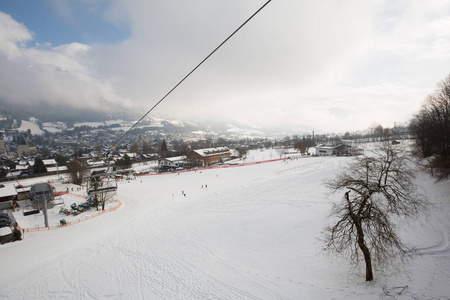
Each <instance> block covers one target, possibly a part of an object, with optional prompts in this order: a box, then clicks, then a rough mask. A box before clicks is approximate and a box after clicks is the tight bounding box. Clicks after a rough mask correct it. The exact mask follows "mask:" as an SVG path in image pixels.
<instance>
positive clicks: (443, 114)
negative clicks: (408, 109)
mask: <svg viewBox="0 0 450 300" xmlns="http://www.w3.org/2000/svg"><path fill="white" fill-rule="evenodd" d="M410 130H411V132H412V133H413V134H414V135H415V137H416V140H415V141H416V144H415V145H416V154H418V155H419V156H420V157H423V158H429V159H428V166H429V167H430V168H429V170H431V173H432V175H435V176H436V177H437V178H438V179H446V178H448V177H449V175H450V75H449V76H448V77H447V78H445V79H444V80H443V81H442V82H440V83H439V84H438V88H437V89H436V91H435V92H434V93H433V94H431V95H428V97H427V98H426V100H425V101H424V103H423V104H422V107H421V109H420V111H419V112H418V113H417V114H416V115H414V117H413V119H412V121H411V124H410Z"/></svg>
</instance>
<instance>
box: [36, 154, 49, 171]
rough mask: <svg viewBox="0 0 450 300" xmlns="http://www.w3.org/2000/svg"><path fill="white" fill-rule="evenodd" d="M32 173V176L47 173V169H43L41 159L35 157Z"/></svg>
mask: <svg viewBox="0 0 450 300" xmlns="http://www.w3.org/2000/svg"><path fill="white" fill-rule="evenodd" d="M33 173H34V174H43V173H47V168H46V167H45V165H44V162H43V161H42V158H40V157H36V159H35V160H34V166H33Z"/></svg>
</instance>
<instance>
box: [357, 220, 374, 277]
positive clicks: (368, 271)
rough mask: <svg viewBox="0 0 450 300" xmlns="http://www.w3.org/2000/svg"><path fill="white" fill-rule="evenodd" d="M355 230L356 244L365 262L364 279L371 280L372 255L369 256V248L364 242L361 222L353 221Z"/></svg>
mask: <svg viewBox="0 0 450 300" xmlns="http://www.w3.org/2000/svg"><path fill="white" fill-rule="evenodd" d="M355 225H356V231H357V233H358V246H359V249H361V251H362V253H363V254H364V261H365V262H366V281H372V280H373V272H372V257H371V256H370V251H369V248H367V246H366V244H365V243H364V233H363V230H362V226H361V222H357V223H355Z"/></svg>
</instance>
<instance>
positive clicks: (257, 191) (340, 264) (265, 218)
mask: <svg viewBox="0 0 450 300" xmlns="http://www.w3.org/2000/svg"><path fill="white" fill-rule="evenodd" d="M349 159H351V158H347V157H311V158H299V159H298V160H292V161H288V162H287V163H285V162H283V161H276V162H271V163H263V164H257V165H252V166H245V167H233V168H221V169H209V170H203V171H196V172H182V173H180V174H177V173H174V174H166V175H153V176H142V177H141V178H138V179H136V180H132V181H130V182H129V183H128V182H127V183H122V184H120V185H119V189H118V198H119V199H120V201H121V202H122V206H121V207H120V208H119V209H118V210H116V211H115V212H112V213H108V214H104V215H102V216H100V217H97V218H94V219H92V220H88V221H85V222H82V223H79V224H76V225H73V226H70V227H66V228H62V229H60V230H54V231H48V232H35V233H26V235H25V238H24V240H23V241H21V242H15V243H10V244H5V245H2V246H0V259H1V270H2V271H1V272H0V299H393V298H392V297H389V296H387V295H385V293H384V292H383V289H382V288H383V287H385V288H386V289H387V290H388V293H392V295H394V296H395V297H396V299H431V298H433V297H436V298H437V299H448V297H449V296H450V285H449V282H450V249H449V233H450V213H449V211H450V200H449V196H448V192H449V188H448V184H446V183H439V184H437V185H435V184H434V182H433V180H431V179H430V178H428V177H427V176H425V175H420V176H419V178H418V184H419V185H420V187H421V190H422V191H423V192H424V193H426V194H427V195H428V197H429V198H430V200H431V201H432V203H433V207H431V209H430V212H429V214H428V216H423V217H420V218H418V219H417V220H414V221H413V223H412V224H410V225H408V226H407V227H405V229H402V231H401V232H402V236H403V237H404V238H405V239H406V240H407V241H409V242H412V243H413V244H415V245H416V246H417V247H418V250H419V254H418V255H416V256H415V259H414V260H413V261H412V263H411V264H410V265H409V266H408V267H407V274H408V275H409V278H408V277H406V276H400V275H395V276H392V275H383V274H379V273H377V274H376V276H377V277H376V280H375V281H374V282H371V283H366V282H364V274H363V273H349V272H348V270H349V268H350V267H349V264H348V262H346V261H344V260H340V259H336V258H330V257H328V256H327V255H324V254H323V253H322V251H321V242H320V237H321V232H322V230H323V228H324V227H325V226H326V225H327V224H328V222H330V220H329V217H328V214H329V211H330V208H331V203H332V201H336V200H338V199H340V197H342V195H338V194H332V195H330V194H329V192H328V191H327V189H326V188H325V186H324V181H325V180H327V179H330V178H333V177H334V176H336V174H338V173H339V172H340V170H341V168H342V166H344V165H345V164H346V163H347V162H348V160H349ZM141 181H142V182H141ZM206 185H207V188H206ZM202 186H203V188H202ZM182 192H184V193H185V194H186V196H183V195H182ZM360 270H361V271H363V270H364V269H363V267H361V268H360ZM406 285H408V288H406V289H405V290H404V291H403V292H402V294H401V295H397V294H395V293H396V292H397V291H398V289H397V290H395V289H393V288H394V287H401V286H406ZM389 291H390V292H389Z"/></svg>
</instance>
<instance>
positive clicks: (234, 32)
mask: <svg viewBox="0 0 450 300" xmlns="http://www.w3.org/2000/svg"><path fill="white" fill-rule="evenodd" d="M271 1H272V0H269V1H267V2H266V3H265V4H264V5H263V6H261V7H260V8H259V9H258V10H257V11H256V12H255V13H253V15H251V16H250V17H249V18H248V19H247V20H246V21H245V22H244V23H242V24H241V26H239V27H238V28H237V29H236V30H235V31H233V33H231V34H230V35H229V36H228V37H227V38H226V39H225V40H224V41H223V42H222V43H221V44H220V45H219V46H217V47H216V48H215V49H214V50H213V51H212V52H211V53H210V54H208V56H206V57H205V58H204V59H203V60H202V61H201V62H200V63H199V64H198V65H197V66H196V67H195V68H193V69H192V70H191V71H190V72H189V73H188V74H187V75H186V76H184V78H183V79H181V80H180V81H179V82H178V83H177V84H176V85H175V86H174V87H173V88H172V89H171V90H170V91H169V92H168V93H167V94H165V95H164V97H162V98H161V99H160V100H159V101H158V102H157V103H156V104H155V105H153V107H152V108H150V109H149V110H148V111H147V112H146V113H145V114H144V115H143V116H142V118H140V119H139V120H138V121H137V122H136V123H134V125H133V126H132V127H131V128H130V129H128V130H127V131H126V132H125V133H124V134H123V135H122V136H121V137H119V138H118V139H117V140H116V141H115V142H114V144H113V145H112V146H111V148H113V147H114V146H116V145H117V144H118V143H119V142H120V141H121V140H122V139H123V138H124V137H125V136H126V135H127V134H128V133H129V132H130V131H131V130H133V129H134V128H135V127H136V126H137V125H138V124H139V123H140V122H141V121H142V120H143V119H144V118H145V117H146V116H147V115H148V114H149V113H150V112H151V111H152V110H153V109H155V108H156V107H157V106H158V105H159V104H160V103H161V102H163V101H164V99H166V98H167V96H169V95H170V94H171V93H172V92H173V91H174V90H175V89H176V88H177V87H178V86H179V85H180V84H182V83H183V81H185V80H186V79H187V78H188V77H189V76H190V75H191V74H192V73H194V72H195V70H197V69H198V68H199V67H200V66H201V65H202V64H203V63H204V62H205V61H206V60H207V59H208V58H210V57H211V56H212V55H213V54H214V53H215V52H216V51H217V50H219V48H220V47H222V46H223V44H225V43H226V42H227V41H228V40H229V39H230V38H231V37H232V36H233V35H235V34H236V33H237V32H238V31H239V30H240V29H241V28H242V27H244V26H245V24H247V23H248V22H249V21H250V20H251V19H252V18H253V17H254V16H256V15H257V14H258V13H259V12H260V11H261V10H262V9H263V8H264V7H266V5H267V4H269V3H270V2H271Z"/></svg>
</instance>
